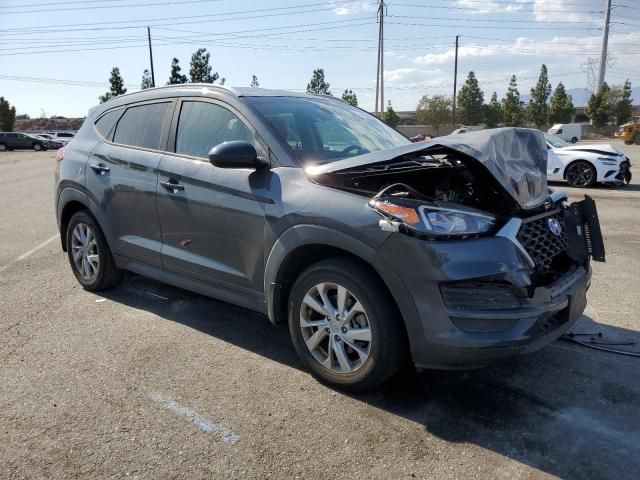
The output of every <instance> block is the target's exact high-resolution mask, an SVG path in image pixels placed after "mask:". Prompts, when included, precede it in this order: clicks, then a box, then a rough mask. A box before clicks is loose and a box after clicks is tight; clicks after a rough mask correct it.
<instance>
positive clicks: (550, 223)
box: [547, 218, 562, 237]
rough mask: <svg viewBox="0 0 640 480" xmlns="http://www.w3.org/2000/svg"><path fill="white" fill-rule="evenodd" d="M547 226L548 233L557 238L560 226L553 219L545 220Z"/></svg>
mask: <svg viewBox="0 0 640 480" xmlns="http://www.w3.org/2000/svg"><path fill="white" fill-rule="evenodd" d="M547 226H548V227H549V231H550V232H551V233H553V234H554V235H555V236H556V237H559V236H560V234H561V233H562V225H560V222H559V221H558V220H556V219H555V218H550V219H548V220H547Z"/></svg>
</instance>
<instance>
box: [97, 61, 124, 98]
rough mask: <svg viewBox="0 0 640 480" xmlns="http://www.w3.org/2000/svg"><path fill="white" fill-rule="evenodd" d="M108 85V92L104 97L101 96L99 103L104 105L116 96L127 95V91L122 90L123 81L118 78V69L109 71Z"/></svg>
mask: <svg viewBox="0 0 640 480" xmlns="http://www.w3.org/2000/svg"><path fill="white" fill-rule="evenodd" d="M109 84H110V85H111V87H110V89H109V91H108V92H107V93H105V94H104V95H101V96H100V97H99V98H100V103H104V102H106V101H107V100H110V99H112V98H113V97H117V96H118V95H124V94H125V93H127V89H126V88H124V80H123V79H122V77H121V76H120V69H119V68H118V67H113V69H112V70H111V77H110V78H109Z"/></svg>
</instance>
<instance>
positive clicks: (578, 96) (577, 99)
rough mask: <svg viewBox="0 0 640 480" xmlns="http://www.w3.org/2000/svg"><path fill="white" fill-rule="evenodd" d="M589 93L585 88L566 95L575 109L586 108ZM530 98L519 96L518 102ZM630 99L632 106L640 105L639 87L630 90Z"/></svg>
mask: <svg viewBox="0 0 640 480" xmlns="http://www.w3.org/2000/svg"><path fill="white" fill-rule="evenodd" d="M591 93H592V92H591V90H587V89H586V88H571V89H569V90H567V94H568V95H571V98H572V99H573V105H574V106H575V107H586V106H587V102H588V101H589V98H591ZM530 97H531V95H529V94H528V93H527V94H524V95H520V100H521V101H523V102H525V103H528V102H529V98H530ZM631 98H632V99H633V104H634V105H640V87H634V88H632V89H631Z"/></svg>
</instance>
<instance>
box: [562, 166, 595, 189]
mask: <svg viewBox="0 0 640 480" xmlns="http://www.w3.org/2000/svg"><path fill="white" fill-rule="evenodd" d="M593 177H594V171H593V167H592V166H591V165H589V164H588V163H586V162H579V163H575V164H573V165H572V166H571V168H570V169H569V171H568V172H567V182H569V184H570V185H573V186H576V187H588V186H589V185H591V184H592V183H593V180H594V178H593Z"/></svg>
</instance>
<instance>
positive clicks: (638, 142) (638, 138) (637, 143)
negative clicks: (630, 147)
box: [634, 133, 640, 145]
mask: <svg viewBox="0 0 640 480" xmlns="http://www.w3.org/2000/svg"><path fill="white" fill-rule="evenodd" d="M634 143H635V144H636V145H640V133H639V134H637V135H636V138H635V140H634Z"/></svg>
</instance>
